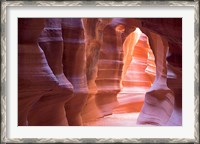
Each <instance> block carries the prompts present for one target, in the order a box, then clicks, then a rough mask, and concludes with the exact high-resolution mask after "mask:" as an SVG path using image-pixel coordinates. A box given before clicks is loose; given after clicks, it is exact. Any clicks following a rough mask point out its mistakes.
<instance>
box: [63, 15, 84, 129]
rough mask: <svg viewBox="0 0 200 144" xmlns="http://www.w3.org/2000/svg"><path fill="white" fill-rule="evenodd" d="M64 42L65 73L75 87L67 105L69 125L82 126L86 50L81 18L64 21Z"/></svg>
mask: <svg viewBox="0 0 200 144" xmlns="http://www.w3.org/2000/svg"><path fill="white" fill-rule="evenodd" d="M62 35H63V41H64V51H63V71H64V74H65V76H66V77H67V79H68V80H69V81H70V82H71V83H72V85H73V87H74V97H73V98H72V99H71V100H70V101H69V102H68V103H67V104H66V105H65V109H66V114H67V118H68V122H69V125H82V117H81V111H82V109H83V107H84V105H85V104H86V100H87V95H88V86H87V78H86V49H85V39H84V29H83V23H82V20H81V19H80V18H66V19H62Z"/></svg>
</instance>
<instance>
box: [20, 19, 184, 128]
mask: <svg viewBox="0 0 200 144" xmlns="http://www.w3.org/2000/svg"><path fill="white" fill-rule="evenodd" d="M18 37H19V38H18V58H19V59H18V125H19V126H136V125H149V124H150V125H156V126H163V125H170V126H171V125H181V124H182V20H181V19H179V18H155V19H150V18H149V19H148V18H20V19H18Z"/></svg>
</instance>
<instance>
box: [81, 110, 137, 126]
mask: <svg viewBox="0 0 200 144" xmlns="http://www.w3.org/2000/svg"><path fill="white" fill-rule="evenodd" d="M138 115H139V113H123V114H112V115H109V116H105V117H103V118H99V119H96V120H93V121H90V122H87V123H84V126H135V125H136V121H137V117H138Z"/></svg>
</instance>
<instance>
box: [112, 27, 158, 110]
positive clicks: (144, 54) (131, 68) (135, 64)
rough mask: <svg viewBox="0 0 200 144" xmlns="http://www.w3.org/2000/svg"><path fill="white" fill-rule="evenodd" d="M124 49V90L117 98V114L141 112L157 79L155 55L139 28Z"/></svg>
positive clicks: (129, 38) (129, 37)
mask: <svg viewBox="0 0 200 144" xmlns="http://www.w3.org/2000/svg"><path fill="white" fill-rule="evenodd" d="M123 47H124V53H125V55H126V56H125V57H124V63H125V65H124V67H123V72H124V74H123V75H124V76H122V77H123V78H122V85H123V88H122V90H121V91H120V93H119V94H118V97H117V98H118V101H119V106H118V107H117V108H116V109H115V113H127V112H139V111H141V107H142V105H143V101H144V96H145V93H146V91H147V90H148V89H149V88H150V86H151V84H152V81H154V78H155V69H154V67H155V63H154V59H153V58H154V55H152V50H151V49H150V47H149V43H148V38H147V36H146V35H145V34H143V33H142V32H141V31H140V30H139V29H138V28H137V29H136V30H135V31H134V32H132V33H131V34H130V35H129V36H128V37H127V39H126V41H125V42H124V46H123ZM150 56H151V57H150ZM150 58H151V59H150ZM149 71H150V72H149Z"/></svg>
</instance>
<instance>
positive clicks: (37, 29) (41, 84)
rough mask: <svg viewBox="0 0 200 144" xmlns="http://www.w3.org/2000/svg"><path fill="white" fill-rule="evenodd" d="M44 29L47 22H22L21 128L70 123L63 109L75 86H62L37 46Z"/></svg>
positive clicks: (20, 25)
mask: <svg viewBox="0 0 200 144" xmlns="http://www.w3.org/2000/svg"><path fill="white" fill-rule="evenodd" d="M43 27H44V19H19V28H18V30H19V42H18V43H19V46H18V57H19V61H18V66H19V71H18V78H19V83H18V112H19V116H18V125H67V124H68V123H67V119H66V116H65V111H64V109H63V106H64V104H65V102H66V101H67V100H68V99H69V97H71V94H72V87H70V86H67V85H66V84H67V83H65V84H64V85H65V87H63V86H62V84H60V82H59V81H58V79H57V77H56V76H55V75H54V73H53V71H52V69H51V68H50V66H49V65H48V62H47V58H46V56H45V54H44V51H43V50H42V49H41V47H40V46H39V45H38V43H37V38H38V37H39V34H40V33H41V31H42V29H43ZM24 33H25V34H27V35H28V36H27V35H24ZM54 56H56V55H54Z"/></svg>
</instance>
